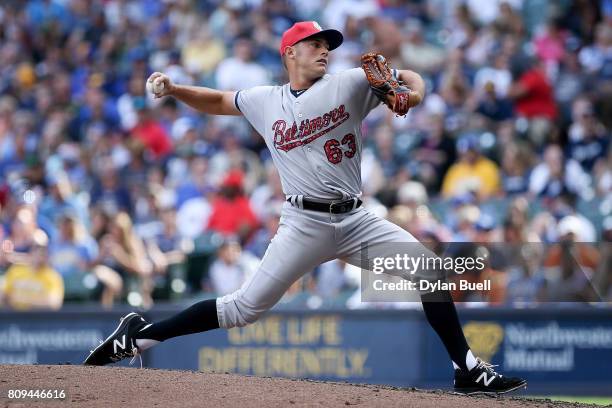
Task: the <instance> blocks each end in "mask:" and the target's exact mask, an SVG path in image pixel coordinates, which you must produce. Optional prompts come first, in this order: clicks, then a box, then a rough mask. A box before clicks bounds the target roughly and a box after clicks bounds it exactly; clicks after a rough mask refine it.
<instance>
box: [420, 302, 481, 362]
mask: <svg viewBox="0 0 612 408" xmlns="http://www.w3.org/2000/svg"><path fill="white" fill-rule="evenodd" d="M421 302H422V303H423V311H424V312H425V316H426V317H427V321H428V322H429V324H430V325H431V327H432V328H433V329H434V330H435V332H436V333H437V334H438V336H439V337H440V340H442V343H444V347H446V351H447V352H448V355H449V356H450V358H451V360H453V362H454V363H455V364H457V365H458V366H459V367H460V368H461V369H463V370H467V369H468V368H467V365H466V360H465V358H466V356H467V352H468V351H469V350H470V346H468V343H467V340H466V339H465V335H464V334H463V329H462V328H461V323H460V322H459V316H458V315H457V309H455V303H454V302H453V298H452V297H451V294H450V292H449V291H447V290H439V291H435V292H431V293H425V294H422V295H421Z"/></svg>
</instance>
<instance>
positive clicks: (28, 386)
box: [0, 365, 589, 408]
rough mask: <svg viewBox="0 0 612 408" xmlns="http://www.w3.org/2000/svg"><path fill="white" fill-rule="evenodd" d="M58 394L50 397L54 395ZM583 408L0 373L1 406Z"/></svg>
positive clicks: (182, 376)
mask: <svg viewBox="0 0 612 408" xmlns="http://www.w3.org/2000/svg"><path fill="white" fill-rule="evenodd" d="M16 389H18V390H43V389H44V390H64V392H65V395H66V397H65V399H64V400H42V399H39V400H36V399H32V398H21V399H8V392H9V390H16ZM56 394H57V393H56ZM350 405H357V406H361V407H385V408H387V407H435V408H441V407H456V408H461V407H470V408H480V407H482V408H490V407H505V408H511V407H519V406H520V407H525V406H527V407H530V408H531V407H561V406H574V407H583V406H584V407H586V406H589V405H584V404H567V403H555V402H551V401H548V400H535V401H534V400H528V399H523V398H521V399H519V398H511V397H499V398H493V397H464V396H458V395H452V394H449V393H447V392H442V391H435V392H434V391H420V390H414V389H398V388H392V387H382V386H375V385H354V384H343V383H325V382H315V381H304V380H289V379H281V378H260V377H249V376H239V375H232V374H210V373H200V372H191V371H166V370H154V369H138V368H121V367H83V366H43V365H41V366H31V365H30V366H9V365H5V366H0V407H21V406H23V407H31V406H40V407H46V408H49V407H55V406H64V407H65V406H79V407H104V408H107V407H119V406H127V407H156V406H157V407H181V408H182V407H216V408H218V407H240V408H248V407H258V408H259V407H293V406H296V407H297V406H309V407H310V406H318V407H328V406H329V407H346V406H350Z"/></svg>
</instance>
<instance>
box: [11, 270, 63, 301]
mask: <svg viewBox="0 0 612 408" xmlns="http://www.w3.org/2000/svg"><path fill="white" fill-rule="evenodd" d="M3 286H4V288H0V289H3V296H2V298H3V299H4V302H5V303H8V305H9V306H10V307H11V308H13V309H16V310H28V309H33V308H36V307H37V306H38V305H40V304H41V301H42V300H43V299H46V298H48V297H53V298H56V299H57V298H59V299H63V298H64V281H63V280H62V276H61V275H60V274H59V273H58V272H56V271H55V270H54V269H52V268H50V267H48V266H44V267H43V268H42V269H40V270H38V271H36V270H34V268H32V267H31V266H29V265H24V264H13V265H12V266H11V267H10V268H9V269H8V270H7V271H6V274H5V275H4V285H3ZM60 305H61V303H60Z"/></svg>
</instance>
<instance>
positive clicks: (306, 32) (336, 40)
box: [280, 21, 344, 55]
mask: <svg viewBox="0 0 612 408" xmlns="http://www.w3.org/2000/svg"><path fill="white" fill-rule="evenodd" d="M316 34H321V35H322V36H323V38H325V39H326V40H327V42H328V43H329V50H330V51H331V50H334V49H336V48H338V47H339V46H340V44H342V41H343V40H344V37H342V33H341V32H340V31H338V30H333V29H328V30H324V29H322V28H321V26H320V25H319V23H317V22H316V21H300V22H299V23H295V24H294V25H293V26H291V28H290V29H288V30H287V31H285V32H284V33H283V37H282V38H281V45H280V55H283V54H284V53H285V49H286V48H287V47H291V46H292V45H295V44H296V43H298V42H300V41H302V40H304V39H306V38H308V37H312V36H313V35H316Z"/></svg>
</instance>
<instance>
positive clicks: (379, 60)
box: [361, 52, 410, 116]
mask: <svg viewBox="0 0 612 408" xmlns="http://www.w3.org/2000/svg"><path fill="white" fill-rule="evenodd" d="M361 68H362V69H363V70H364V71H365V74H366V77H367V79H368V82H369V83H370V87H371V88H372V90H373V91H374V94H376V96H378V99H380V100H381V101H383V102H384V103H385V104H386V105H387V106H388V107H389V109H391V110H392V111H393V112H395V113H396V114H397V115H398V116H405V115H406V114H407V113H408V109H410V89H409V88H408V87H407V86H406V85H404V84H403V83H402V82H401V81H399V80H398V79H397V78H396V77H395V75H393V71H392V70H391V69H390V68H389V66H388V65H387V60H386V59H385V57H383V56H382V55H380V54H375V53H373V52H370V53H367V54H363V55H362V56H361Z"/></svg>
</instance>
